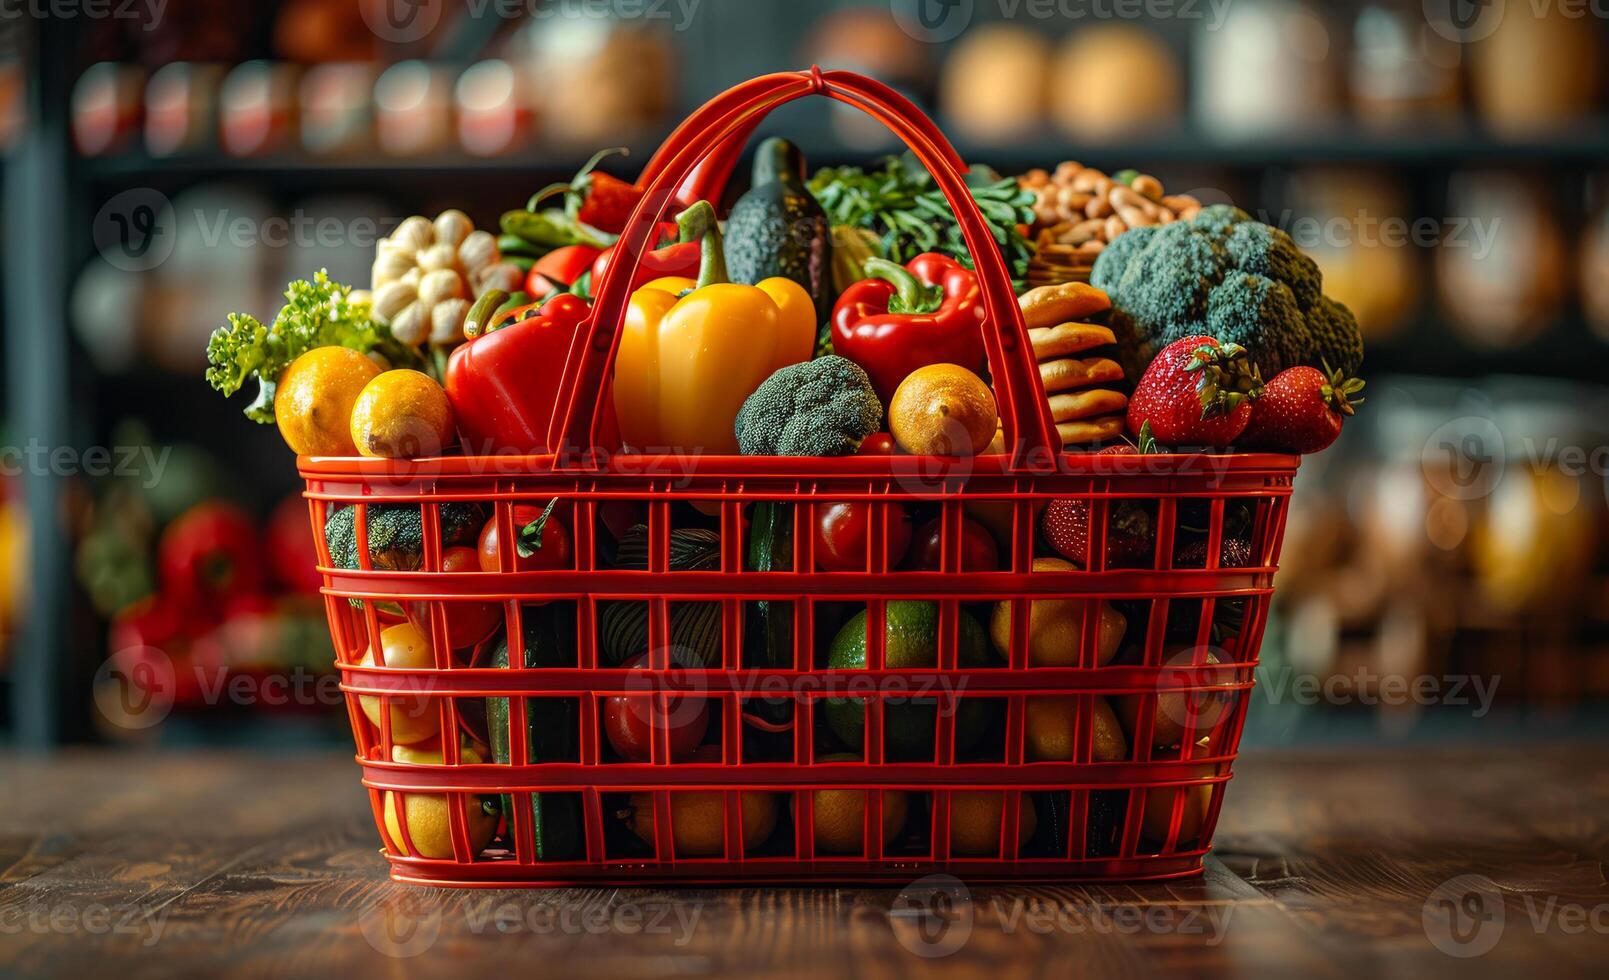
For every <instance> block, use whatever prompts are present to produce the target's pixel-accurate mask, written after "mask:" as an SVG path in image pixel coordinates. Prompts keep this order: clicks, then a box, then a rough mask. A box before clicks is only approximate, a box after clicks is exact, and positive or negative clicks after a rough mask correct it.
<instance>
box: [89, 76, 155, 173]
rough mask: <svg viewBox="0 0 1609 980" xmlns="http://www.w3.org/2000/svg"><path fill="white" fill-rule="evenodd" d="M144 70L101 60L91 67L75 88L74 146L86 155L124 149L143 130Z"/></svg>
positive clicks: (99, 154) (115, 151) (103, 153)
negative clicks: (141, 122)
mask: <svg viewBox="0 0 1609 980" xmlns="http://www.w3.org/2000/svg"><path fill="white" fill-rule="evenodd" d="M144 102H145V70H144V69H142V68H140V67H139V66H138V65H126V64H119V63H116V62H111V61H102V62H100V63H99V64H94V65H90V66H89V68H87V69H85V71H84V74H82V75H80V76H79V77H78V82H77V83H76V84H74V86H73V97H72V113H73V123H72V125H73V145H74V146H76V147H78V152H79V153H81V154H83V155H84V156H102V155H105V154H110V153H118V152H120V151H122V150H125V149H127V148H128V147H129V145H130V144H131V143H132V142H133V140H134V137H135V134H136V133H138V132H139V128H140V112H141V108H142V107H143V105H144Z"/></svg>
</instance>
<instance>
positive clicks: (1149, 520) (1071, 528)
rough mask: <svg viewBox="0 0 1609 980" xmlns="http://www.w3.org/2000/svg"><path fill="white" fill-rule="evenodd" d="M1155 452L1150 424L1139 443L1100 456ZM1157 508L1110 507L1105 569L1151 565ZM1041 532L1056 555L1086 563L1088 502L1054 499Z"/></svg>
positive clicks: (1118, 503) (1145, 504)
mask: <svg viewBox="0 0 1609 980" xmlns="http://www.w3.org/2000/svg"><path fill="white" fill-rule="evenodd" d="M1154 452H1156V440H1154V439H1152V438H1151V429H1150V427H1149V425H1147V426H1142V427H1141V429H1140V434H1139V440H1138V442H1120V443H1117V444H1116V445H1113V446H1107V447H1106V448H1105V449H1102V450H1101V451H1100V452H1098V453H1096V455H1097V456H1144V455H1148V454H1150V453H1154ZM1155 513H1156V512H1155V505H1154V504H1151V503H1150V502H1149V501H1138V500H1114V501H1112V503H1111V505H1110V506H1109V507H1108V508H1107V518H1106V567H1107V568H1144V567H1146V566H1149V565H1150V564H1151V556H1152V551H1153V550H1154V547H1153V544H1152V542H1153V541H1155V539H1156V537H1155V528H1154V526H1153V520H1154V517H1155ZM1039 530H1040V532H1041V533H1042V534H1044V536H1045V540H1046V541H1048V542H1049V543H1050V546H1051V547H1052V548H1054V549H1055V550H1056V553H1057V554H1059V555H1061V556H1062V557H1063V558H1066V559H1067V560H1068V561H1071V562H1076V563H1078V564H1079V565H1082V564H1084V562H1085V560H1086V559H1087V558H1088V557H1089V501H1087V500H1052V501H1051V502H1050V503H1049V504H1048V505H1047V506H1046V507H1045V513H1044V514H1043V516H1041V517H1040V519H1039Z"/></svg>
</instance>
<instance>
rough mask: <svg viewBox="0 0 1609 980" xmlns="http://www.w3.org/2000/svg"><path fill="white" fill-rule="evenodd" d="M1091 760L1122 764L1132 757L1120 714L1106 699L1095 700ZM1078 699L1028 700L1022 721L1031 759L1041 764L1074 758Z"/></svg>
mask: <svg viewBox="0 0 1609 980" xmlns="http://www.w3.org/2000/svg"><path fill="white" fill-rule="evenodd" d="M1091 704H1092V705H1093V706H1094V708H1093V711H1092V713H1091V718H1090V724H1092V725H1093V726H1094V727H1093V730H1092V731H1091V733H1090V758H1091V759H1092V760H1094V761H1095V762H1119V761H1121V760H1124V759H1127V758H1128V757H1129V749H1128V740H1127V739H1125V738H1124V737H1123V728H1122V726H1120V725H1119V724H1118V723H1117V715H1116V714H1115V713H1114V712H1113V711H1112V706H1111V705H1109V704H1107V703H1106V699H1105V698H1101V697H1097V698H1094V699H1092V701H1091ZM1077 712H1078V698H1077V697H1073V696H1058V697H1043V698H1029V699H1028V703H1027V706H1026V711H1025V713H1024V717H1023V721H1024V722H1025V724H1026V727H1027V733H1028V744H1027V749H1028V758H1030V759H1033V760H1036V761H1040V762H1068V761H1071V760H1072V758H1073V736H1074V734H1075V731H1074V728H1073V725H1074V721H1075V720H1076V719H1077V717H1078V714H1077Z"/></svg>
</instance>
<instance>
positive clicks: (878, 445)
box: [855, 432, 894, 456]
mask: <svg viewBox="0 0 1609 980" xmlns="http://www.w3.org/2000/svg"><path fill="white" fill-rule="evenodd" d="M855 455H856V456H892V455H894V437H893V436H891V435H889V434H888V433H886V432H873V433H872V434H871V435H869V436H867V437H866V438H864V439H862V440H861V441H860V448H859V449H857V450H855Z"/></svg>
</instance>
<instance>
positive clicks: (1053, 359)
mask: <svg viewBox="0 0 1609 980" xmlns="http://www.w3.org/2000/svg"><path fill="white" fill-rule="evenodd" d="M1018 303H1020V304H1021V306H1022V313H1023V318H1024V319H1025V320H1026V321H1027V324H1028V339H1029V341H1030V342H1031V343H1032V344H1033V347H1034V359H1035V360H1037V361H1038V362H1039V377H1040V380H1041V381H1043V382H1044V385H1045V396H1046V398H1047V399H1048V400H1049V402H1050V417H1051V419H1052V420H1053V421H1054V422H1055V423H1056V432H1057V434H1058V435H1059V436H1060V437H1061V442H1062V446H1063V447H1065V448H1068V449H1073V448H1079V447H1085V446H1093V445H1098V444H1100V443H1103V442H1110V441H1111V440H1113V439H1116V438H1118V437H1119V436H1120V435H1122V434H1123V424H1124V413H1125V412H1126V410H1127V409H1128V403H1129V400H1128V396H1127V395H1125V394H1124V393H1123V391H1122V390H1121V386H1122V384H1123V368H1122V367H1121V366H1120V365H1119V364H1118V363H1117V361H1115V360H1113V359H1112V358H1111V357H1107V356H1104V354H1103V353H1102V352H1101V351H1100V350H1099V349H1100V348H1109V347H1111V346H1112V345H1113V344H1115V343H1116V338H1115V337H1114V336H1113V335H1112V331H1111V329H1110V328H1109V327H1105V326H1102V325H1100V324H1098V323H1089V322H1086V321H1087V320H1088V319H1089V318H1091V317H1093V316H1096V315H1097V314H1100V313H1104V312H1105V311H1106V310H1108V309H1110V308H1111V306H1112V303H1111V300H1109V299H1107V298H1106V294H1105V293H1104V292H1102V291H1101V290H1099V289H1096V288H1095V287H1094V286H1091V285H1089V284H1088V283H1081V282H1068V283H1062V284H1060V285H1056V286H1039V287H1036V288H1034V289H1030V290H1028V291H1027V292H1026V293H1023V294H1022V295H1021V296H1020V297H1018Z"/></svg>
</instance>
